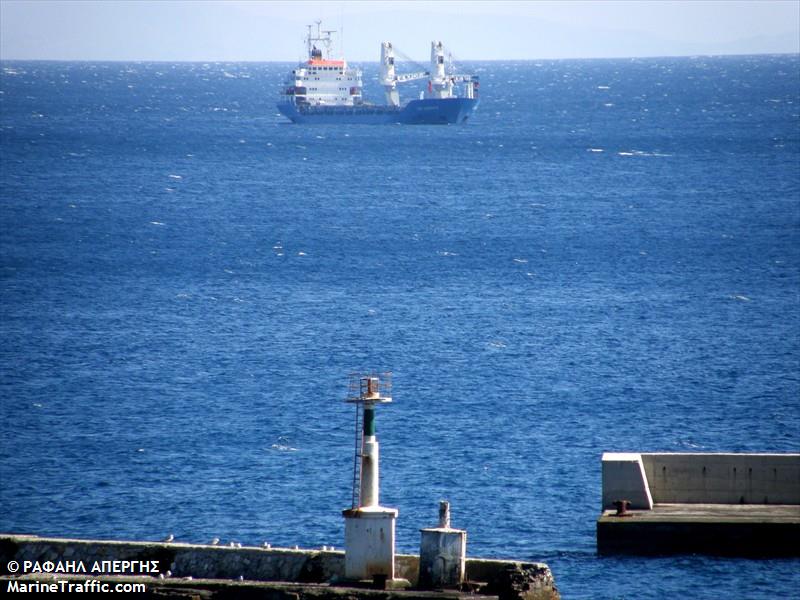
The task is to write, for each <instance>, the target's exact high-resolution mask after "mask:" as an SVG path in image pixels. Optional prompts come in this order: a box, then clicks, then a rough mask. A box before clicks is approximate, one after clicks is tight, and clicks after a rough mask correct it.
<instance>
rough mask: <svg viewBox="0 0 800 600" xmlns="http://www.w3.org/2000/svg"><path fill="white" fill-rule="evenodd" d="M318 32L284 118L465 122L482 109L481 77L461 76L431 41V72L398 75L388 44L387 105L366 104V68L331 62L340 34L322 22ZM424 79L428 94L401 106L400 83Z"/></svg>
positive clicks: (285, 96) (286, 94)
mask: <svg viewBox="0 0 800 600" xmlns="http://www.w3.org/2000/svg"><path fill="white" fill-rule="evenodd" d="M312 28H313V26H312V25H309V26H308V37H307V39H306V43H307V46H308V60H307V61H305V62H301V63H300V64H299V65H298V66H297V67H296V68H295V69H293V70H292V72H291V73H289V75H288V77H287V79H286V83H285V85H284V87H283V89H282V92H281V99H280V101H279V102H278V110H279V111H280V113H281V114H282V115H284V116H285V117H287V118H288V119H289V120H290V121H292V122H293V123H310V124H338V123H364V124H392V123H402V124H415V125H440V124H451V123H465V122H466V121H467V119H469V117H470V116H471V115H472V113H473V112H474V111H475V109H476V108H477V106H478V102H479V99H478V87H479V81H478V78H477V76H474V75H463V74H458V73H455V72H454V71H453V68H452V61H449V60H447V57H446V53H445V48H444V46H443V44H442V42H438V41H434V42H431V62H430V68H429V70H426V71H420V72H415V73H405V74H398V73H397V72H396V70H395V49H394V47H393V45H392V43H391V42H383V43H382V44H381V71H380V81H381V85H382V86H383V88H384V91H385V94H386V103H385V104H371V103H369V102H365V101H364V99H363V96H362V90H363V83H362V72H361V69H358V68H355V67H349V66H348V65H347V62H346V61H345V60H344V59H343V58H341V59H337V60H334V59H331V58H330V46H331V42H332V37H331V34H332V33H335V32H334V31H330V30H322V29H321V22H320V21H317V22H316V32H314V31H313V30H312ZM318 44H319V46H318ZM323 48H324V49H325V54H324V55H323ZM424 78H427V79H428V87H427V91H426V92H420V97H419V98H417V99H414V100H410V101H409V102H407V103H405V104H401V103H400V94H399V91H398V84H401V83H405V82H408V81H414V80H420V79H424Z"/></svg>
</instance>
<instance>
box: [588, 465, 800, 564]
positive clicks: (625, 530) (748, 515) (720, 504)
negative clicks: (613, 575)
mask: <svg viewBox="0 0 800 600" xmlns="http://www.w3.org/2000/svg"><path fill="white" fill-rule="evenodd" d="M602 466H603V513H602V515H601V516H600V518H599V519H598V521H597V549H598V552H600V553H601V554H611V553H633V554H665V553H695V552H700V553H707V554H726V555H737V556H800V454H711V453H708V454H706V453H643V454H639V453H612V452H608V453H605V454H604V455H603V459H602Z"/></svg>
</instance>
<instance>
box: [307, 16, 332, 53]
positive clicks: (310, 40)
mask: <svg viewBox="0 0 800 600" xmlns="http://www.w3.org/2000/svg"><path fill="white" fill-rule="evenodd" d="M314 25H316V26H317V33H316V35H314V34H313V33H312V30H311V28H312V27H314ZM306 27H308V37H306V45H307V47H308V57H309V58H312V51H313V50H314V48H316V45H315V44H314V42H322V43H323V45H324V46H325V60H329V59H330V57H331V56H330V55H331V42H332V41H333V40H332V38H331V34H332V33H336V30H335V29H322V21H314V23H312V24H311V25H306ZM317 50H320V49H319V48H317Z"/></svg>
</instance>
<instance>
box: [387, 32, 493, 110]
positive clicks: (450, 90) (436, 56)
mask: <svg viewBox="0 0 800 600" xmlns="http://www.w3.org/2000/svg"><path fill="white" fill-rule="evenodd" d="M397 52H398V53H400V52H399V51H397ZM444 53H445V50H444V46H443V45H442V42H431V63H430V70H429V71H419V72H417V73H405V74H402V75H398V74H397V73H396V72H395V66H394V54H395V48H394V47H393V46H392V43H391V42H383V43H381V85H383V89H384V91H385V93H386V104H388V105H389V106H400V95H399V93H398V91H397V84H398V83H404V82H406V81H414V80H417V79H424V78H425V77H427V78H428V95H427V97H428V98H440V99H441V98H454V97H455V94H454V87H455V84H456V83H464V87H465V92H466V97H467V98H470V99H471V98H474V97H475V90H476V88H477V87H478V79H477V77H475V76H473V75H459V74H455V73H451V72H448V69H447V64H446V61H445V54H444ZM400 54H402V53H400ZM420 97H422V96H420Z"/></svg>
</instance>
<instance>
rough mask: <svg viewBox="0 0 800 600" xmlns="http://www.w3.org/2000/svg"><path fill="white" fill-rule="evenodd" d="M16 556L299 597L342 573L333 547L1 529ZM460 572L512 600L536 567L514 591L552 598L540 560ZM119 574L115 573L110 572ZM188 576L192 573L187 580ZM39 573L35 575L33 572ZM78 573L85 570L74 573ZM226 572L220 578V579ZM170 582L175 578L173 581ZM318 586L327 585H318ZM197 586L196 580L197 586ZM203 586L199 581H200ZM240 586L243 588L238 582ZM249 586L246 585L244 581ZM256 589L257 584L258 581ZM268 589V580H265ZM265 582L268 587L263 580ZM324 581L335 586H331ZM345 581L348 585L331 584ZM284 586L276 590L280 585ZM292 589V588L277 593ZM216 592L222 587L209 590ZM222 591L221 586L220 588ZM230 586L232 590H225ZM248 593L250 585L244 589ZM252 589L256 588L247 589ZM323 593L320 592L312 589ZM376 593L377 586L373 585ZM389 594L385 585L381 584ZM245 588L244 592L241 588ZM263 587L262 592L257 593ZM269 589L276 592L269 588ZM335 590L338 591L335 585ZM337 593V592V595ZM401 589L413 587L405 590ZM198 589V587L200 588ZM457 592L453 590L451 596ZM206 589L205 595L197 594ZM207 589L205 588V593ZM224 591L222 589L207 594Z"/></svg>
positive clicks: (3, 566) (414, 566)
mask: <svg viewBox="0 0 800 600" xmlns="http://www.w3.org/2000/svg"><path fill="white" fill-rule="evenodd" d="M11 560H15V561H18V562H19V563H20V564H21V563H22V562H23V561H25V560H29V561H38V562H39V563H43V562H45V561H52V562H54V563H55V562H58V561H83V562H84V563H86V564H87V566H88V565H89V563H93V562H94V561H103V560H118V561H121V560H139V561H152V560H157V561H159V567H160V569H159V570H160V572H161V573H166V572H167V571H170V572H171V575H170V577H169V578H168V579H165V580H160V579H154V578H152V577H143V578H134V579H135V580H137V581H141V580H146V581H148V582H163V581H167V582H168V583H166V584H164V585H167V586H169V585H172V581H174V580H180V581H181V582H183V583H182V584H181V585H183V587H184V588H186V587H187V586H188V588H187V589H195V588H196V587H197V586H198V585H199V583H197V582H198V580H215V581H217V582H218V583H214V585H215V586H223V587H225V589H233V588H231V587H230V586H231V585H232V584H239V583H241V582H240V581H239V578H240V577H241V578H243V579H244V580H245V583H247V582H250V583H253V582H275V583H280V584H281V585H288V584H300V585H301V587H302V589H303V590H304V591H302V593H301V592H298V591H297V590H295V591H291V590H290V591H288V592H287V591H286V589H288V588H286V589H284V588H283V587H280V586H279V587H277V588H275V589H276V590H278V591H274V592H272V591H270V592H269V593H267V592H261V591H259V592H258V594H256V595H258V597H262V596H263V597H269V598H275V599H276V600H302V599H303V598H317V597H320V598H323V597H324V596H315V595H314V594H317V593H318V592H317V591H315V590H317V589H318V588H320V585H319V584H324V583H327V582H329V581H333V582H336V581H342V580H343V576H344V552H342V551H333V550H289V549H282V548H269V549H266V548H230V547H225V546H205V545H197V544H182V543H177V544H176V543H164V542H129V541H107V540H75V539H63V538H40V537H37V536H25V535H11V534H0V576H2V577H6V578H7V577H9V576H11V578H13V576H14V575H15V574H13V573H9V572H8V568H7V565H8V562H9V561H11ZM466 571H467V579H468V580H470V581H471V582H475V583H474V584H473V585H472V586H471V587H470V589H473V590H476V591H478V592H479V593H486V594H489V595H496V596H499V597H500V600H513V599H516V598H517V596H505V595H500V593H499V592H495V591H493V590H500V591H502V593H503V594H507V593H511V592H510V591H509V590H513V589H514V587H513V585H512V584H513V582H512V581H511V580H510V579H509V578H511V577H515V578H517V579H518V578H519V577H518V576H517V575H516V573H518V572H525V573H527V574H528V575H531V574H533V575H535V577H534V578H533V579H530V580H526V582H525V583H524V584H523V587H524V585H527V586H528V588H529V589H528V591H529V592H530V595H528V596H520V597H522V598H525V600H552V599H556V598H558V597H559V596H558V590H557V588H556V586H555V582H554V580H553V576H552V573H551V572H550V569H549V568H548V566H547V565H545V564H543V563H521V562H518V561H508V560H486V559H476V558H468V559H467V561H466ZM395 576H396V577H399V578H403V579H408V580H409V581H411V582H412V583H416V582H417V579H418V576H419V557H418V556H415V555H409V554H399V555H397V557H396V563H395ZM115 577H117V579H119V577H120V576H116V575H115ZM187 577H192V578H193V579H192V581H191V582H189V581H188V580H187V579H185V578H187ZM39 579H41V576H40V577H39ZM79 579H80V580H84V579H86V575H80V576H79ZM222 580H227V581H222ZM176 585H177V584H176ZM322 587H323V588H325V589H328V587H329V586H327V585H323V586H322ZM197 589H200V588H197ZM204 589H205V588H204ZM243 589H244V588H243ZM248 589H249V588H248ZM259 589H261V588H259ZM264 589H267V588H264ZM269 589H272V588H269ZM330 589H334V588H333V586H331V587H330ZM335 589H336V590H340V589H351V588H335ZM281 590H283V591H281ZM284 592H285V593H287V594H290V595H291V594H295V595H294V596H291V597H289V596H285V595H282V594H284ZM215 593H222V592H215ZM225 593H228V592H225ZM231 593H233V592H231ZM248 593H249V592H248ZM254 593H255V592H254ZM319 593H322V592H319ZM348 593H350V594H351V595H350V596H347V593H345V592H342V593H341V594H344V597H349V598H356V597H372V596H367V595H365V594H366V592H365V591H362V590H360V589H359V590H356V591H351V592H348ZM376 593H377V592H376ZM381 593H385V594H389V592H381ZM242 594H244V592H242ZM264 594H267V595H264ZM269 594H275V595H272V596H270V595H269ZM337 594H338V592H337ZM341 594H339V595H337V596H336V597H337V598H342V597H343V596H342V595H341ZM402 594H412V595H411V596H406V595H402ZM201 596H202V594H201ZM457 596H458V594H456V595H455V596H454V597H457ZM203 597H205V596H203ZM209 597H212V596H209ZM213 597H227V596H213ZM390 597H391V598H398V599H399V598H403V599H406V598H423V597H425V598H438V597H450V596H449V595H447V594H445V595H444V596H442V595H437V594H434V595H433V596H426V595H425V594H424V593H422V592H401V591H392V592H391V596H381V598H390Z"/></svg>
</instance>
